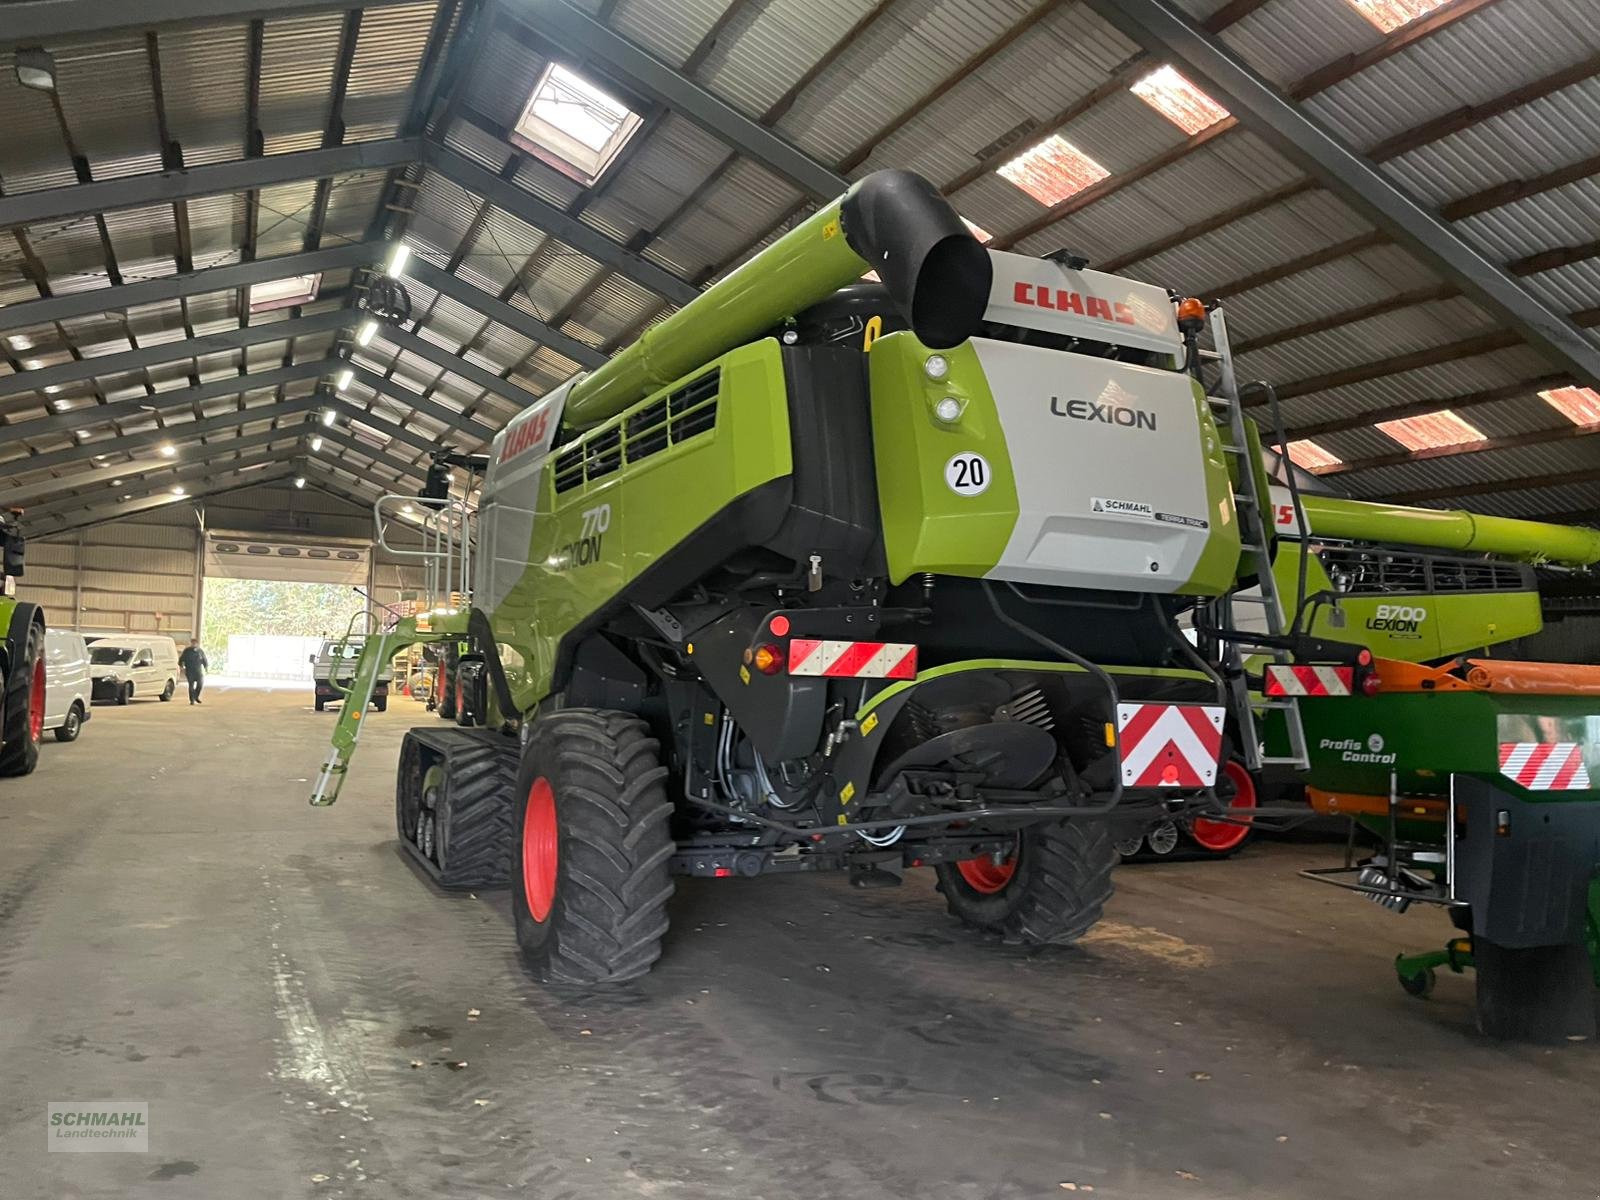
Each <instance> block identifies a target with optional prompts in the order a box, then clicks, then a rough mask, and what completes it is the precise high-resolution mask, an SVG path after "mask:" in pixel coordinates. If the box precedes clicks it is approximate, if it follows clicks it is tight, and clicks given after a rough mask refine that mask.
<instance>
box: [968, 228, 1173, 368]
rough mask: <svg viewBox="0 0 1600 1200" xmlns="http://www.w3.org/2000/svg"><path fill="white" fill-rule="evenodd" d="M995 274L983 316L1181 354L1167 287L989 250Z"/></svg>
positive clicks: (1097, 340) (1091, 338)
mask: <svg viewBox="0 0 1600 1200" xmlns="http://www.w3.org/2000/svg"><path fill="white" fill-rule="evenodd" d="M989 259H990V262H991V263H992V264H993V266H994V278H993V282H992V283H991V285H990V289H989V307H988V310H987V311H986V312H985V313H984V319H985V320H988V321H994V322H996V323H998V324H1002V325H1016V326H1020V327H1021V328H1023V329H1038V330H1041V331H1043V332H1046V333H1056V334H1064V335H1066V336H1068V337H1075V338H1083V339H1084V340H1086V341H1092V342H1110V343H1113V344H1114V345H1118V346H1128V347H1130V348H1133V349H1137V350H1148V351H1151V352H1153V353H1156V354H1168V355H1174V356H1181V355H1182V354H1183V338H1182V336H1181V335H1180V334H1179V333H1178V318H1177V314H1176V312H1175V310H1174V309H1173V305H1172V301H1171V299H1170V298H1169V297H1168V296H1167V293H1166V289H1164V288H1159V287H1156V286H1155V285H1154V284H1149V283H1140V282H1138V281H1137V280H1134V279H1125V278H1123V277H1122V276H1121V275H1108V274H1106V272H1104V271H1074V270H1071V269H1070V268H1068V267H1065V266H1063V265H1062V264H1060V263H1057V262H1051V261H1050V260H1048V259H1043V258H1031V257H1029V256H1028V255H1026V254H1011V253H1008V252H1006V251H1004V250H991V251H989Z"/></svg>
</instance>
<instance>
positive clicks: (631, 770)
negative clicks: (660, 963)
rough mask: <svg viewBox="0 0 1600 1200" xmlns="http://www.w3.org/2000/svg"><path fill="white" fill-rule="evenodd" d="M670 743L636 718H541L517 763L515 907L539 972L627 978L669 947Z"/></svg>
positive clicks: (577, 978)
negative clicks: (666, 750)
mask: <svg viewBox="0 0 1600 1200" xmlns="http://www.w3.org/2000/svg"><path fill="white" fill-rule="evenodd" d="M666 776H667V770H666V768H665V767H663V766H662V765H661V755H660V746H659V745H658V743H657V742H656V740H655V738H653V737H651V736H650V730H649V728H648V727H647V726H646V725H645V723H644V722H643V721H641V720H639V719H638V718H637V717H634V716H631V715H629V714H627V713H619V712H611V711H608V710H605V709H592V708H589V709H583V708H578V709H568V710H566V711H564V712H556V713H551V714H550V715H548V716H545V717H541V718H539V720H538V721H537V722H536V723H535V725H534V727H533V737H532V738H531V740H530V741H529V744H528V747H527V751H526V753H525V754H524V755H523V761H522V765H521V768H520V770H519V771H518V773H517V791H516V796H517V802H516V803H515V805H514V808H515V820H516V845H517V847H518V857H517V861H516V864H515V867H514V869H513V870H512V873H511V895H512V912H513V914H514V915H515V917H516V925H517V944H518V947H519V948H520V949H521V952H522V959H523V962H524V963H526V964H527V967H528V969H529V970H530V971H531V972H532V973H533V974H534V975H535V976H536V977H537V978H538V979H540V980H541V981H543V982H545V983H557V984H578V985H589V984H601V983H622V982H625V981H627V980H630V979H636V978H638V977H639V976H641V975H643V974H644V973H645V972H646V971H648V970H649V969H650V966H651V964H653V963H654V962H655V961H656V959H657V958H659V957H660V956H661V938H662V935H663V934H665V933H666V931H667V900H668V899H669V898H670V897H671V895H672V877H671V875H670V874H669V873H668V861H669V860H670V859H671V857H672V854H673V850H674V845H673V841H672V835H671V833H670V831H669V830H668V827H667V826H668V819H669V817H670V816H671V814H672V805H671V803H670V802H669V801H668V799H667V792H666V787H665V780H666Z"/></svg>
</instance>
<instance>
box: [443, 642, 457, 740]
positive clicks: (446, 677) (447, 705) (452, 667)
mask: <svg viewBox="0 0 1600 1200" xmlns="http://www.w3.org/2000/svg"><path fill="white" fill-rule="evenodd" d="M460 657H461V652H460V651H459V650H458V649H457V648H456V644H455V643H454V642H446V643H445V646H444V652H443V653H442V654H441V655H440V656H439V709H438V712H439V716H440V717H441V718H442V719H444V720H446V721H454V720H455V719H456V664H457V662H458V661H459V659H460Z"/></svg>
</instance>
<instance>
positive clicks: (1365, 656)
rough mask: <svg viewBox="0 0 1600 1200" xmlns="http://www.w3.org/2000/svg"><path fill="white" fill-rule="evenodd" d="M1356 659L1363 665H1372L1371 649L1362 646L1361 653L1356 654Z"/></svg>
mask: <svg viewBox="0 0 1600 1200" xmlns="http://www.w3.org/2000/svg"><path fill="white" fill-rule="evenodd" d="M1356 661H1357V662H1358V663H1360V664H1361V665H1362V666H1363V667H1370V666H1371V665H1372V651H1371V650H1367V649H1364V648H1363V649H1362V651H1361V653H1360V654H1358V655H1356Z"/></svg>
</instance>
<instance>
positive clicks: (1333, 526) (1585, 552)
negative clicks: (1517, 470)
mask: <svg viewBox="0 0 1600 1200" xmlns="http://www.w3.org/2000/svg"><path fill="white" fill-rule="evenodd" d="M1300 503H1301V506H1302V507H1303V508H1304V509H1305V514H1306V523H1307V524H1308V525H1309V526H1310V527H1311V532H1312V533H1313V534H1314V535H1315V536H1318V537H1329V538H1340V539H1345V540H1349V541H1353V542H1378V543H1383V544H1387V545H1403V546H1426V547H1429V548H1430V549H1436V550H1454V551H1459V552H1476V553H1480V554H1494V555H1499V556H1501V557H1504V558H1515V559H1522V560H1525V561H1528V562H1551V563H1561V564H1563V565H1565V566H1571V567H1581V566H1588V565H1590V564H1591V563H1596V562H1600V530H1595V529H1586V528H1584V527H1582V526H1578V525H1552V524H1549V523H1547V522H1544V521H1522V520H1517V519H1515V518H1512V517H1487V516H1483V515H1481V514H1479V513H1469V512H1461V511H1459V510H1453V509H1434V508H1406V507H1404V506H1402V505H1398V504H1375V503H1371V502H1369V501H1365V500H1345V499H1342V498H1340V497H1337V496H1317V495H1308V494H1305V493H1302V494H1301V496H1300Z"/></svg>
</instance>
